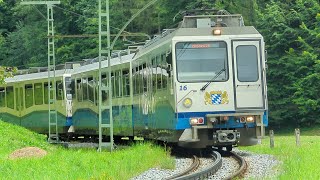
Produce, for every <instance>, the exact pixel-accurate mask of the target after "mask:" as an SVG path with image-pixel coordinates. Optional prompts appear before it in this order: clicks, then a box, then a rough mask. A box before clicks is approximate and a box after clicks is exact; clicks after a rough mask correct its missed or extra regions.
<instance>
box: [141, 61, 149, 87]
mask: <svg viewBox="0 0 320 180" xmlns="http://www.w3.org/2000/svg"><path fill="white" fill-rule="evenodd" d="M142 66H143V70H142V82H143V91H142V92H147V91H148V75H149V70H148V68H147V65H146V63H144V64H143V65H142Z"/></svg>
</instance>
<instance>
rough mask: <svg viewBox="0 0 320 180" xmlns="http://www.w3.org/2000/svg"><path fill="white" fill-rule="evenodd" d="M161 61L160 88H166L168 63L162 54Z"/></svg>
mask: <svg viewBox="0 0 320 180" xmlns="http://www.w3.org/2000/svg"><path fill="white" fill-rule="evenodd" d="M161 57H162V61H161V67H162V70H161V71H162V88H167V83H168V72H167V66H168V63H167V61H166V58H167V57H166V55H165V54H163V55H161Z"/></svg>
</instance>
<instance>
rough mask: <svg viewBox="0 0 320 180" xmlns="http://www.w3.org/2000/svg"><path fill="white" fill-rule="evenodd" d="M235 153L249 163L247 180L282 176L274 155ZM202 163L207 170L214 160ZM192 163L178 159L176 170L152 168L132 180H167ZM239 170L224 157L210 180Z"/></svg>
mask: <svg viewBox="0 0 320 180" xmlns="http://www.w3.org/2000/svg"><path fill="white" fill-rule="evenodd" d="M233 151H234V152H236V153H237V154H239V155H240V156H242V157H244V158H245V160H246V162H247V170H246V172H245V173H244V178H245V179H265V178H268V179H274V178H276V176H277V175H279V174H280V171H279V170H277V168H275V167H277V166H278V165H280V164H281V162H280V161H278V160H276V158H275V157H274V156H272V155H268V154H255V153H252V152H249V151H242V150H238V149H237V148H234V149H233ZM200 161H201V165H200V169H201V168H205V167H206V166H208V165H209V164H210V163H212V159H208V158H200ZM191 163H192V159H191V158H176V169H174V170H166V169H158V168H152V169H149V170H147V171H145V172H144V173H142V174H140V175H139V176H137V177H134V178H132V179H131V180H145V179H165V178H166V177H169V176H172V175H174V174H176V173H178V172H181V171H183V170H185V169H187V168H188V167H189V166H190V165H191ZM238 168H239V165H238V163H237V161H236V160H234V159H233V158H230V157H223V159H222V167H221V169H220V170H218V172H217V173H216V174H215V175H214V176H211V177H209V178H208V179H210V180H216V179H224V178H226V177H228V176H229V175H231V174H232V173H233V172H235V171H237V170H238Z"/></svg>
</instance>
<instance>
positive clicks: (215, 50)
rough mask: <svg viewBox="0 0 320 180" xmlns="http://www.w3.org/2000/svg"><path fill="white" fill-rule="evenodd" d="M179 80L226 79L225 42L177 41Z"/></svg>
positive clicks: (205, 80)
mask: <svg viewBox="0 0 320 180" xmlns="http://www.w3.org/2000/svg"><path fill="white" fill-rule="evenodd" d="M176 60H177V72H178V81H179V82H208V81H211V80H212V78H213V77H215V76H216V75H217V74H218V73H219V72H220V71H221V70H223V69H226V70H225V71H224V72H223V73H221V72H220V73H221V74H220V75H219V76H218V77H217V78H215V79H214V81H226V80H227V79H228V73H227V69H228V68H227V65H228V63H227V44H226V43H225V42H179V43H177V44H176Z"/></svg>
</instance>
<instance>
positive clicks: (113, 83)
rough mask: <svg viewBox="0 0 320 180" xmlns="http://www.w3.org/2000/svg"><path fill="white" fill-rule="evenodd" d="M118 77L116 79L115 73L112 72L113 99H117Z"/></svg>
mask: <svg viewBox="0 0 320 180" xmlns="http://www.w3.org/2000/svg"><path fill="white" fill-rule="evenodd" d="M115 80H116V77H115V73H114V72H111V84H112V97H113V98H114V97H116V82H115Z"/></svg>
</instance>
